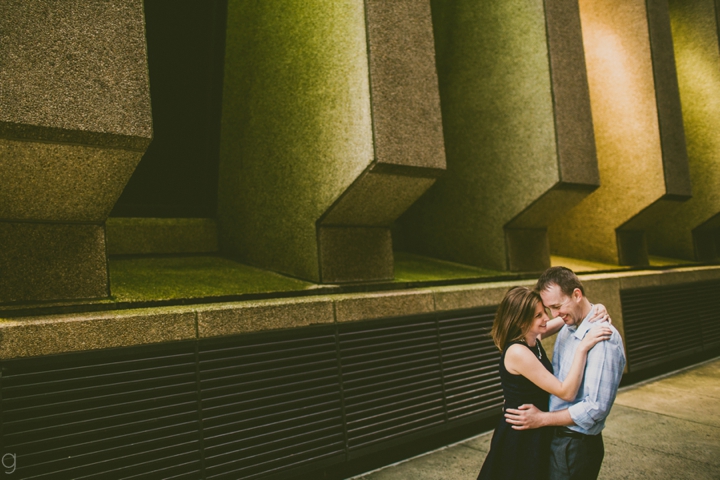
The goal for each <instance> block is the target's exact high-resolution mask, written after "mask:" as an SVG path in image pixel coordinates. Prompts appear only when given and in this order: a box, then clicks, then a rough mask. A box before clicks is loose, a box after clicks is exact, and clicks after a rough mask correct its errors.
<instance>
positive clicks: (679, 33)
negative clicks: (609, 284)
mask: <svg viewBox="0 0 720 480" xmlns="http://www.w3.org/2000/svg"><path fill="white" fill-rule="evenodd" d="M669 3H670V19H671V23H672V33H673V43H674V47H675V60H676V65H677V76H678V83H679V86H680V99H681V101H682V115H683V121H684V125H685V138H686V140H687V150H688V158H689V164H690V177H691V180H692V189H693V197H692V198H691V199H690V200H688V201H687V202H683V203H682V204H679V205H677V206H675V208H672V209H670V210H668V211H667V212H666V214H665V215H664V216H662V217H661V218H659V219H658V222H657V223H655V224H654V225H652V226H651V227H650V229H649V231H648V238H647V241H648V249H649V251H650V253H654V254H656V255H663V256H667V257H674V258H685V259H692V260H694V259H698V260H711V259H713V258H714V257H715V256H717V255H718V254H719V253H720V252H718V251H715V252H713V253H711V254H709V255H706V256H705V258H703V256H702V255H699V254H700V252H696V251H695V246H694V244H693V233H692V231H693V229H695V228H696V227H701V226H702V225H703V224H705V223H706V222H708V221H709V220H711V219H713V217H714V216H716V215H717V214H718V213H720V191H718V189H717V185H718V183H719V182H720V163H718V162H717V158H718V155H720V136H718V133H717V132H718V128H720V51H719V50H718V30H717V22H716V11H715V8H716V3H715V2H714V1H712V0H694V1H690V2H688V1H670V2H669ZM710 228H714V229H716V228H717V225H713V226H710ZM712 250H716V249H715V248H713V249H712Z"/></svg>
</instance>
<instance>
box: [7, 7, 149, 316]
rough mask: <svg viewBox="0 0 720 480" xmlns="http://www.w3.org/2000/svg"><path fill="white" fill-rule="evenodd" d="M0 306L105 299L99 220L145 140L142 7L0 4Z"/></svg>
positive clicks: (146, 96)
mask: <svg viewBox="0 0 720 480" xmlns="http://www.w3.org/2000/svg"><path fill="white" fill-rule="evenodd" d="M0 58H2V68H0V178H1V180H0V303H3V302H29V301H42V300H59V299H77V298H99V297H107V296H108V294H109V285H108V275H107V260H106V255H105V230H104V222H105V219H106V218H107V216H108V214H109V212H110V210H111V209H112V207H113V205H114V204H115V202H116V200H117V198H118V197H119V196H120V193H121V192H122V190H123V188H124V186H125V184H126V183H127V181H128V179H129V178H130V175H131V174H132V172H133V170H134V169H135V166H136V165H137V163H138V162H139V161H140V159H141V157H142V155H143V152H144V151H145V149H146V148H147V146H148V145H149V144H150V140H151V138H152V118H151V111H150V90H149V84H148V74H147V60H146V58H147V57H146V48H145V23H144V15H143V2H142V0H116V1H113V2H106V1H102V0H68V1H44V0H6V1H4V2H3V5H2V15H0Z"/></svg>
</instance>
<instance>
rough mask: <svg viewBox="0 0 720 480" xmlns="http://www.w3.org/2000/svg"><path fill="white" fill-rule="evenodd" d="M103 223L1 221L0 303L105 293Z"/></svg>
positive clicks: (86, 297) (93, 296)
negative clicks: (75, 223) (74, 223)
mask: <svg viewBox="0 0 720 480" xmlns="http://www.w3.org/2000/svg"><path fill="white" fill-rule="evenodd" d="M104 240H105V235H104V231H103V228H102V226H100V225H72V224H42V223H40V224H33V223H8V222H0V245H1V246H2V248H0V272H1V273H0V303H5V302H28V301H48V300H65V299H71V298H85V299H89V298H101V297H107V296H108V294H109V291H108V272H107V260H106V258H105V241H104Z"/></svg>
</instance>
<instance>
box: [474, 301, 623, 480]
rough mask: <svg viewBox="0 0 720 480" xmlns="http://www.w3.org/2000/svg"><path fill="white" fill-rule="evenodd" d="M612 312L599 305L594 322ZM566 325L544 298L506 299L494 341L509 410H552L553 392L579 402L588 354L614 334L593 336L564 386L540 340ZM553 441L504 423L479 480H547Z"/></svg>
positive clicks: (598, 331) (604, 331)
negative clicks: (551, 316)
mask: <svg viewBox="0 0 720 480" xmlns="http://www.w3.org/2000/svg"><path fill="white" fill-rule="evenodd" d="M606 313H607V312H606V310H605V307H603V306H602V305H596V306H595V314H594V316H593V318H591V319H590V321H596V320H599V319H603V318H606ZM563 324H564V323H563V321H562V319H560V318H555V319H553V320H550V319H549V318H548V315H547V313H546V311H545V308H544V307H543V303H542V299H541V298H540V295H539V294H538V293H536V292H534V291H532V290H530V289H528V288H525V287H514V288H511V289H510V290H509V291H508V292H507V293H506V294H505V298H503V300H502V302H501V303H500V307H499V308H498V311H497V314H496V316H495V322H494V323H493V327H492V337H493V341H494V342H495V345H496V346H497V347H498V348H499V349H500V351H501V352H502V355H501V356H500V379H501V382H502V388H503V395H504V396H505V406H504V408H505V409H507V408H518V407H519V406H520V405H523V404H530V403H532V404H533V405H535V406H536V407H537V408H539V409H540V410H543V411H547V409H548V401H549V395H548V393H551V394H553V395H556V396H558V397H560V398H562V399H564V400H572V399H574V398H575V395H576V394H577V391H578V388H579V387H580V383H581V382H582V375H583V370H584V369H585V360H586V359H587V353H588V351H589V350H590V349H591V348H592V347H593V346H595V344H597V343H598V342H600V341H603V340H607V339H609V338H610V335H611V334H612V331H611V330H610V329H609V328H607V327H605V326H600V327H599V328H593V329H591V330H590V331H588V333H587V334H586V335H585V338H584V339H583V341H582V342H581V343H580V346H579V347H578V349H577V351H576V352H575V358H574V359H573V364H572V368H571V369H570V373H569V374H568V376H567V378H566V379H565V380H564V381H562V382H561V381H560V380H558V379H557V378H555V377H554V376H553V368H552V364H551V363H550V359H548V358H547V355H546V354H545V350H543V347H542V345H541V344H540V338H541V337H546V336H548V335H552V334H554V333H556V332H557V331H558V330H560V328H562V326H563ZM551 436H552V432H551V431H550V429H548V428H538V429H534V430H514V429H513V428H512V426H511V425H510V424H508V423H506V422H505V419H504V418H501V419H500V422H499V424H498V426H497V428H496V429H495V433H494V434H493V438H492V442H491V444H490V452H488V455H487V457H486V458H485V463H484V464H483V466H482V469H481V470H480V475H479V476H478V480H485V479H493V480H495V479H523V480H526V479H544V478H547V476H548V461H549V458H550V439H551Z"/></svg>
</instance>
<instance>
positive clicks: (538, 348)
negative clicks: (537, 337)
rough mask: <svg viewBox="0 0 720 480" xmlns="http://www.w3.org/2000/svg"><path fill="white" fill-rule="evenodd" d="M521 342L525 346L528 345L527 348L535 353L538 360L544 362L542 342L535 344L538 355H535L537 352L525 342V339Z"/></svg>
mask: <svg viewBox="0 0 720 480" xmlns="http://www.w3.org/2000/svg"><path fill="white" fill-rule="evenodd" d="M520 341H521V342H522V343H524V344H525V345H527V347H528V348H529V349H530V351H531V352H533V353H534V354H535V356H536V357H537V358H538V360H542V350H540V342H537V341H536V342H535V349H536V350H537V353H535V350H533V347H531V346H530V345H528V343H527V342H526V341H525V339H524V338H523V339H522V340H520Z"/></svg>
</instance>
